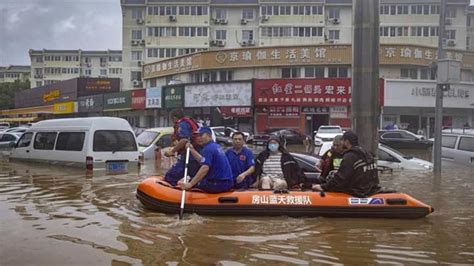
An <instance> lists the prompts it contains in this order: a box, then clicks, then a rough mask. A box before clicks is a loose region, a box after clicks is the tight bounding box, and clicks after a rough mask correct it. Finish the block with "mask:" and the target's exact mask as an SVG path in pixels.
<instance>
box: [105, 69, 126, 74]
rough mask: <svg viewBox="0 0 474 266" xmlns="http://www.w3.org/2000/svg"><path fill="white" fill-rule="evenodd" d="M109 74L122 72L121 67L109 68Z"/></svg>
mask: <svg viewBox="0 0 474 266" xmlns="http://www.w3.org/2000/svg"><path fill="white" fill-rule="evenodd" d="M106 74H107V73H106ZM109 74H113V75H119V74H122V69H121V68H109Z"/></svg>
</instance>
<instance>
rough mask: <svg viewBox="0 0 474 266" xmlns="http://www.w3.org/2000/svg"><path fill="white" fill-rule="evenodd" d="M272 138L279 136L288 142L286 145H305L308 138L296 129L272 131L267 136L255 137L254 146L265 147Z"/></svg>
mask: <svg viewBox="0 0 474 266" xmlns="http://www.w3.org/2000/svg"><path fill="white" fill-rule="evenodd" d="M271 136H277V137H280V138H281V139H283V140H284V141H286V144H303V141H304V140H305V139H306V138H308V136H306V135H304V134H301V133H300V132H298V131H297V130H294V129H270V130H268V131H267V132H266V133H265V134H259V135H257V134H256V135H254V137H253V144H255V145H264V144H265V143H266V142H267V141H268V139H269V138H270V137H271Z"/></svg>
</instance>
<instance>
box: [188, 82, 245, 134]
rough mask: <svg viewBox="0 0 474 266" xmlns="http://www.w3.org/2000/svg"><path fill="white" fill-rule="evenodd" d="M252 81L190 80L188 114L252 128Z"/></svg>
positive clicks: (215, 122) (208, 121)
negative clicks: (203, 81) (213, 81)
mask: <svg viewBox="0 0 474 266" xmlns="http://www.w3.org/2000/svg"><path fill="white" fill-rule="evenodd" d="M251 105H252V82H251V81H241V82H222V83H208V84H187V85H185V87H184V107H185V111H186V113H187V114H189V115H192V117H193V118H194V119H196V120H202V121H204V122H205V123H206V124H207V125H209V126H221V125H226V126H232V127H235V128H239V129H240V130H244V131H249V130H251V129H252V125H253V119H252V116H253V110H252V107H251Z"/></svg>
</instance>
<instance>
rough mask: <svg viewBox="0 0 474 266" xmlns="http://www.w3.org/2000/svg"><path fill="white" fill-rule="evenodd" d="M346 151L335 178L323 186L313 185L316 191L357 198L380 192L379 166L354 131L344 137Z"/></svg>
mask: <svg viewBox="0 0 474 266" xmlns="http://www.w3.org/2000/svg"><path fill="white" fill-rule="evenodd" d="M341 141H342V146H343V148H344V150H345V152H344V154H343V159H342V162H341V166H340V167H339V169H338V171H337V172H336V173H335V175H334V177H332V178H330V179H328V180H327V182H325V183H323V184H316V185H313V189H314V190H323V191H334V192H343V193H347V194H351V195H353V196H356V197H368V196H370V195H371V194H374V193H376V192H377V191H379V190H380V187H379V177H378V172H377V165H376V163H375V160H374V157H373V156H372V154H370V153H368V152H367V151H365V150H364V149H362V147H360V146H359V139H358V137H357V135H356V134H355V133H354V132H352V131H347V132H346V133H344V135H342V139H341Z"/></svg>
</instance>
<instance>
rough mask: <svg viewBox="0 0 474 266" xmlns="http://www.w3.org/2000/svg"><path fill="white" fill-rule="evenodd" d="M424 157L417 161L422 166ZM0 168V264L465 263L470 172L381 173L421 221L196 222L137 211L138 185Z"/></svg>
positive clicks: (471, 254) (470, 260)
mask: <svg viewBox="0 0 474 266" xmlns="http://www.w3.org/2000/svg"><path fill="white" fill-rule="evenodd" d="M428 158H429V156H426V157H425V159H428ZM160 172H161V171H160V170H159V169H158V170H157V169H155V166H154V164H153V162H147V164H146V165H145V167H144V168H142V170H141V172H140V173H130V174H127V175H117V176H108V175H94V176H93V177H87V176H86V175H85V174H84V171H82V170H79V169H74V168H65V167H53V166H45V165H40V164H26V163H10V162H8V161H5V160H1V161H0V231H1V232H0V235H1V238H0V265H25V264H36V265H70V264H75V265H99V264H100V265H109V264H112V265H127V264H146V265H151V264H154V265H157V264H169V265H176V264H181V265H186V264H216V263H217V264H220V265H240V264H254V265H256V264H258V265H261V264H268V265H275V264H276V265H279V264H299V265H305V264H332V265H339V264H354V265H362V264H378V263H387V264H440V263H443V264H444V263H464V264H474V235H473V228H474V226H472V224H473V222H474V210H473V209H472V207H471V206H472V202H474V193H473V191H474V190H473V188H474V169H473V168H468V167H462V168H460V167H455V166H449V167H445V168H444V170H443V177H442V181H441V183H440V184H437V185H434V184H433V177H432V175H431V173H429V172H428V173H426V172H425V173H423V172H394V173H393V174H383V175H381V177H380V179H381V182H382V185H383V186H384V187H388V188H392V189H396V190H398V191H403V192H405V193H408V194H410V195H412V196H413V197H415V198H417V199H419V200H421V201H423V202H425V203H427V204H430V205H432V206H433V207H434V208H435V212H434V213H433V214H431V215H429V216H428V217H426V218H423V219H417V220H388V219H340V218H333V219H330V218H288V217H272V218H268V217H255V218H248V217H246V218H240V217H207V216H206V217H204V216H198V215H187V216H186V217H185V220H184V221H181V222H180V221H178V220H177V215H165V214H161V213H154V212H150V211H148V210H145V209H143V207H142V205H141V204H140V202H139V201H138V200H137V199H136V198H135V191H136V187H137V185H138V183H139V182H140V181H141V180H143V179H144V178H146V177H147V176H149V175H153V174H157V173H158V174H159V173H160Z"/></svg>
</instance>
